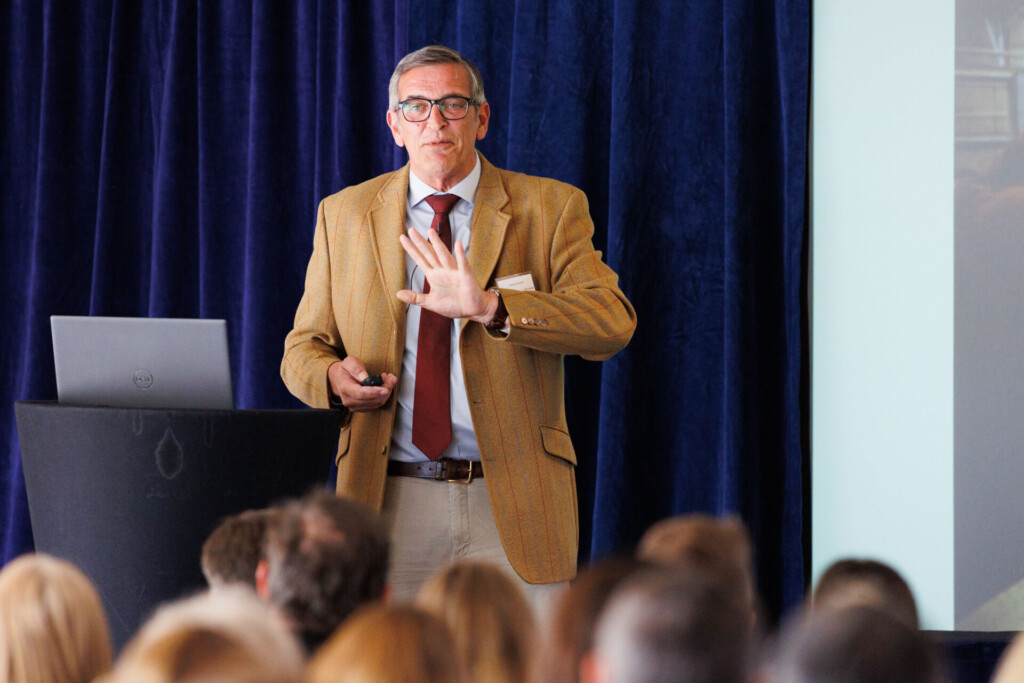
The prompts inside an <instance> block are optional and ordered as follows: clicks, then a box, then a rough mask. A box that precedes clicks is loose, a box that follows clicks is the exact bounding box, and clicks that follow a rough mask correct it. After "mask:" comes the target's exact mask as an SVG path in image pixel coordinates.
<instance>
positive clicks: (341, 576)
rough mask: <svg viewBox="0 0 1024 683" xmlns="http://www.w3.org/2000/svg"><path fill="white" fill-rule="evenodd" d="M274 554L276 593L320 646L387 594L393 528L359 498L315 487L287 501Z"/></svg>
mask: <svg viewBox="0 0 1024 683" xmlns="http://www.w3.org/2000/svg"><path fill="white" fill-rule="evenodd" d="M266 556H267V594H268V598H269V601H270V602H271V604H273V605H274V606H275V607H277V608H278V609H279V610H280V611H281V612H282V614H284V615H285V617H287V618H288V620H289V621H290V623H291V625H292V627H293V629H295V630H296V631H297V632H299V633H300V634H302V636H303V638H304V640H305V641H306V642H307V645H310V646H312V648H315V647H316V646H317V645H318V644H319V643H321V642H323V640H325V639H326V638H327V637H328V636H330V634H331V633H333V632H334V630H335V629H336V628H337V627H338V626H339V625H340V624H341V622H342V621H344V620H345V618H346V617H348V616H349V615H350V614H352V612H354V611H355V610H356V609H357V608H359V607H361V606H363V605H366V604H368V603H371V602H374V601H377V600H379V599H380V598H381V597H382V596H383V594H384V587H385V583H386V579H387V570H388V556H389V543H388V538H387V534H386V532H385V530H384V527H383V524H382V523H381V521H380V519H379V518H378V516H377V515H376V513H374V512H373V511H372V510H371V509H370V508H368V507H367V506H365V505H363V504H362V503H359V502H358V501H355V500H351V499H348V498H342V497H339V496H336V495H334V494H333V493H328V492H315V493H312V494H310V495H308V496H306V497H305V498H303V499H302V500H299V501H295V502H292V503H289V504H287V505H285V506H283V507H282V508H281V509H280V512H279V514H278V515H277V516H276V518H275V519H274V521H273V523H272V524H271V526H270V528H269V529H268V531H267V545H266Z"/></svg>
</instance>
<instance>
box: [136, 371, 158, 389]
mask: <svg viewBox="0 0 1024 683" xmlns="http://www.w3.org/2000/svg"><path fill="white" fill-rule="evenodd" d="M132 382H134V383H135V386H137V387H138V388H139V389H149V388H150V387H152V386H153V374H152V373H151V372H150V371H149V370H147V369H146V368H136V370H135V372H134V373H133V374H132Z"/></svg>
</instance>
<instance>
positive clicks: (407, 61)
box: [388, 45, 487, 109]
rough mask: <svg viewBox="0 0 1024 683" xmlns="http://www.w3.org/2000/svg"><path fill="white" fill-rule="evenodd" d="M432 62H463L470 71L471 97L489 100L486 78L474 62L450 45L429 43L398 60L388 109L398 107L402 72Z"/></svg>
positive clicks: (389, 93)
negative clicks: (485, 86)
mask: <svg viewBox="0 0 1024 683" xmlns="http://www.w3.org/2000/svg"><path fill="white" fill-rule="evenodd" d="M432 64H461V65H462V66H464V67H465V68H466V71H467V73H469V97H470V99H473V100H476V103H477V104H483V103H484V102H486V101H487V97H486V96H485V95H484V79H483V77H482V76H481V75H480V70H479V69H477V68H476V66H475V65H474V64H473V62H471V61H469V60H468V59H465V58H464V57H463V56H462V55H460V54H459V53H458V52H456V51H455V50H453V49H451V48H450V47H445V46H444V45H428V46H427V47H421V48H420V49H419V50H416V51H415V52H410V53H409V54H407V55H406V56H404V57H402V60H401V61H400V62H398V66H396V67H395V72H394V73H393V74H391V80H390V81H389V82H388V109H395V108H397V107H398V79H400V78H401V77H402V74H404V73H405V72H406V71H410V70H412V69H415V68H416V67H419V66H430V65H432Z"/></svg>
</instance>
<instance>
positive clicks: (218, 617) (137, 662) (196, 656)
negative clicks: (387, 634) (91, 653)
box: [102, 587, 304, 683]
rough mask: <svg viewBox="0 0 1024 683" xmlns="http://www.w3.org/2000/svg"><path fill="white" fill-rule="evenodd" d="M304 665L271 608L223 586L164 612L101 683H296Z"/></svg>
mask: <svg viewBox="0 0 1024 683" xmlns="http://www.w3.org/2000/svg"><path fill="white" fill-rule="evenodd" d="M303 664H304V662H303V655H302V649H301V648H300V646H299V643H298V641H297V640H296V639H295V637H294V636H293V635H292V634H291V633H289V632H288V629H287V627H286V626H285V624H284V623H283V622H282V621H281V620H280V619H279V618H278V617H277V616H276V615H275V614H274V613H273V611H272V610H271V609H270V607H268V606H267V605H265V604H263V603H262V602H261V601H260V600H259V598H257V597H256V595H255V594H254V593H252V592H251V591H249V590H248V589H245V588H243V587H237V588H235V587H224V588H223V589H222V590H218V591H216V592H213V593H205V594H201V595H198V596H196V597H193V598H189V599H186V600H182V601H180V602H177V603H172V604H170V605H168V606H166V607H164V608H162V609H161V610H160V611H159V612H157V613H156V615H154V617H153V618H152V619H150V621H149V622H147V623H146V625H145V626H143V628H142V629H141V630H140V631H139V632H138V633H137V634H136V635H135V637H134V638H133V639H132V640H131V642H130V643H129V644H128V645H127V647H126V648H125V650H124V652H123V653H122V655H121V657H120V659H119V660H118V662H117V666H116V668H115V669H114V671H113V673H112V674H111V675H110V676H109V677H108V678H105V679H103V680H102V683H185V682H187V681H216V682H217V683H297V682H298V681H300V680H302V672H303Z"/></svg>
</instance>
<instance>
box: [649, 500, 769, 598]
mask: <svg viewBox="0 0 1024 683" xmlns="http://www.w3.org/2000/svg"><path fill="white" fill-rule="evenodd" d="M637 557H639V558H640V559H643V560H647V561H648V562H652V563H654V564H659V565H663V566H676V567H696V568H698V569H702V570H706V571H711V572H713V573H716V574H718V575H719V576H721V578H722V579H724V580H726V581H728V582H729V583H730V584H731V585H732V586H733V588H732V590H734V591H735V592H736V593H737V594H739V595H741V596H743V598H744V599H745V600H746V601H747V603H748V604H749V606H750V611H753V610H754V609H755V608H756V598H755V593H756V591H755V590H754V569H753V552H752V551H751V543H750V534H749V533H748V532H747V528H746V526H745V525H744V524H743V522H741V521H740V520H739V519H738V518H736V517H726V518H718V517H712V516H710V515H704V514H697V513H694V514H688V515H680V516H678V517H671V518H669V519H663V520H661V521H660V522H658V523H656V524H654V525H653V526H651V527H650V528H649V529H648V530H647V531H646V532H645V533H644V535H643V537H642V538H641V539H640V543H639V544H638V545H637Z"/></svg>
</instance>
